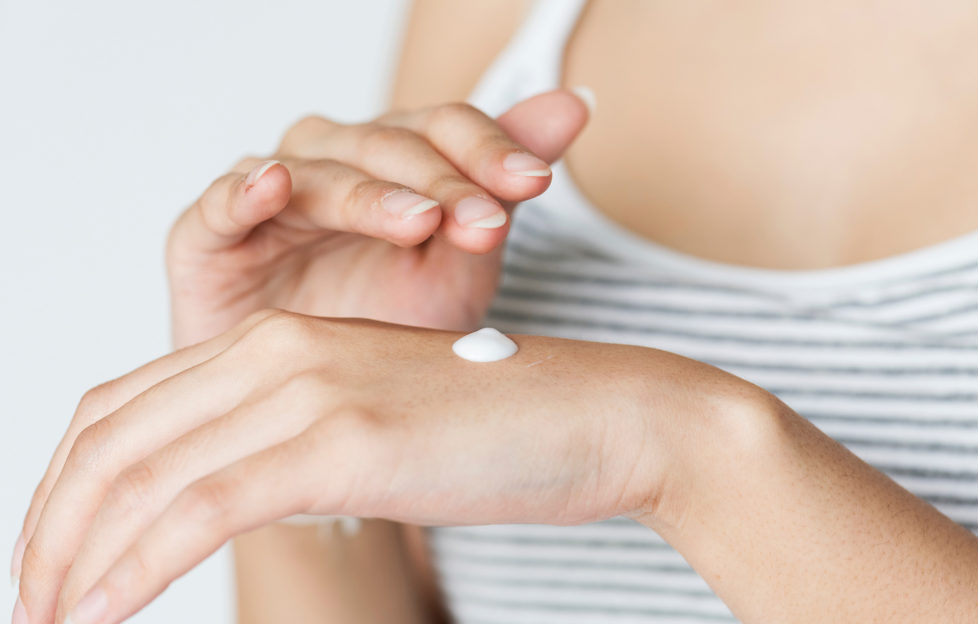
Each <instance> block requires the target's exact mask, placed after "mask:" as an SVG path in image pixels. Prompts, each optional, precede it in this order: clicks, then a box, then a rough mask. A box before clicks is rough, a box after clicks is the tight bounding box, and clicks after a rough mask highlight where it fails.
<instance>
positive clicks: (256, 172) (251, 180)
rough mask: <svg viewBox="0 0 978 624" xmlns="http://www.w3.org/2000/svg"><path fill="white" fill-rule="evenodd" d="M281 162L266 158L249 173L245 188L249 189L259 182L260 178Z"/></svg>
mask: <svg viewBox="0 0 978 624" xmlns="http://www.w3.org/2000/svg"><path fill="white" fill-rule="evenodd" d="M277 164H279V162H278V161H277V160H266V161H265V162H263V163H262V164H260V165H258V166H257V167H255V168H254V169H252V170H251V172H250V173H248V177H247V178H245V190H246V191H247V190H248V189H250V188H251V187H253V186H254V185H255V184H257V183H258V179H259V178H261V177H262V176H263V175H265V172H266V171H268V170H269V169H271V168H272V167H274V166H275V165H277Z"/></svg>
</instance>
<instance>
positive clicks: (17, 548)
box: [10, 533, 27, 587]
mask: <svg viewBox="0 0 978 624" xmlns="http://www.w3.org/2000/svg"><path fill="white" fill-rule="evenodd" d="M26 548H27V540H26V539H24V534H23V533H21V534H20V535H19V536H18V537H17V543H16V544H14V556H13V557H11V559H10V585H11V586H14V587H16V586H17V584H18V582H19V581H20V565H21V562H23V560H24V550H25V549H26Z"/></svg>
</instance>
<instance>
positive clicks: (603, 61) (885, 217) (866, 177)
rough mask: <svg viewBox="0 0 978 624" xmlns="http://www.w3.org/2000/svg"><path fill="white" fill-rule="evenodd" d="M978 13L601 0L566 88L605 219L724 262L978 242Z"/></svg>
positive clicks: (576, 50) (939, 7)
mask: <svg viewBox="0 0 978 624" xmlns="http://www.w3.org/2000/svg"><path fill="white" fill-rule="evenodd" d="M975 42H978V9H976V7H975V5H974V4H973V3H957V2H954V3H924V2H911V1H905V2H895V3H868V2H855V3H853V2H836V1H834V0H833V1H829V2H825V3H806V2H794V1H791V2H760V1H758V2H752V3H748V4H746V5H745V4H743V3H737V4H736V5H732V4H729V3H722V2H711V1H696V2H679V3H677V2H653V1H641V0H634V1H620V0H616V1H615V2H610V1H608V0H592V2H590V3H589V5H588V6H587V8H586V9H585V12H584V14H583V15H582V16H581V18H580V20H579V22H578V25H577V28H576V30H575V31H574V33H573V34H572V36H571V38H570V40H569V42H568V45H567V48H566V50H565V57H564V66H563V76H562V84H564V85H567V86H573V85H578V84H583V85H587V86H589V87H591V88H592V89H593V90H594V91H595V93H596V95H597V100H598V109H597V112H596V114H595V115H594V117H593V119H592V121H591V123H590V124H589V126H588V128H587V129H586V130H585V131H584V133H583V134H582V135H581V137H580V138H579V140H578V141H577V142H576V143H575V144H574V146H573V147H572V148H571V150H570V151H569V153H568V154H567V156H566V162H567V165H568V168H569V170H570V171H571V173H572V175H573V177H574V179H575V182H576V183H577V184H578V186H579V187H580V188H581V190H582V191H583V192H584V194H585V195H586V196H587V197H588V198H589V199H590V200H591V201H592V203H594V204H595V206H596V207H598V208H599V209H600V210H601V211H602V212H604V213H605V214H607V215H608V216H609V217H611V218H612V219H614V220H616V221H618V222H619V223H621V224H623V225H625V226H627V227H628V228H630V229H632V230H633V231H635V232H637V233H638V234H640V235H642V236H644V237H646V238H649V239H651V240H654V241H656V242H659V243H662V244H665V245H667V246H669V247H672V248H675V249H677V250H679V251H683V252H686V253H691V254H694V255H698V256H701V257H705V258H708V259H712V260H717V261H723V262H732V263H736V264H748V265H754V266H764V267H775V268H795V269H804V268H822V267H827V266H835V265H842V264H850V263H855V262H862V261H867V260H872V259H876V258H881V257H885V256H888V255H893V254H898V253H901V252H904V251H908V250H911V249H915V248H918V247H922V246H925V245H928V244H932V243H936V242H939V241H941V240H944V239H947V238H952V237H954V236H956V235H959V234H962V233H964V232H967V231H970V230H973V229H975V228H978V209H975V208H974V206H976V205H978V176H976V175H975V172H976V169H978V43H975Z"/></svg>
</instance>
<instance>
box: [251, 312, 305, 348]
mask: <svg viewBox="0 0 978 624" xmlns="http://www.w3.org/2000/svg"><path fill="white" fill-rule="evenodd" d="M312 322H313V319H312V318H311V317H307V316H304V315H302V314H296V313H294V312H286V311H284V310H278V311H276V312H275V313H274V314H270V315H269V316H267V317H265V318H264V319H262V320H261V321H259V322H258V323H256V324H255V325H254V327H252V328H251V329H250V330H249V331H248V333H247V334H245V339H246V343H250V344H253V345H255V344H257V345H261V348H268V347H270V346H276V347H281V348H283V349H286V350H288V351H294V350H298V349H301V348H302V347H304V346H308V345H309V344H310V343H311V342H312V341H313V340H314V333H313V328H312Z"/></svg>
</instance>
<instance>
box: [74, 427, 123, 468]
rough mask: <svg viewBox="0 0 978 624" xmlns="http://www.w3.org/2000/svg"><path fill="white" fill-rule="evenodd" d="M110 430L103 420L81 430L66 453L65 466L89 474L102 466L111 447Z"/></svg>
mask: <svg viewBox="0 0 978 624" xmlns="http://www.w3.org/2000/svg"><path fill="white" fill-rule="evenodd" d="M111 430H112V428H111V425H110V424H109V423H108V422H106V419H104V418H103V419H101V420H96V421H95V422H93V423H92V424H90V425H88V426H87V427H85V428H84V429H82V431H81V433H79V434H78V437H77V438H75V441H74V443H73V444H72V445H71V450H70V451H68V459H67V460H66V462H65V463H66V466H69V467H70V468H71V469H72V470H80V471H84V472H89V473H92V472H95V471H96V470H98V469H99V468H100V467H102V466H104V465H105V463H106V459H107V457H108V454H109V449H110V445H111Z"/></svg>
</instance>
